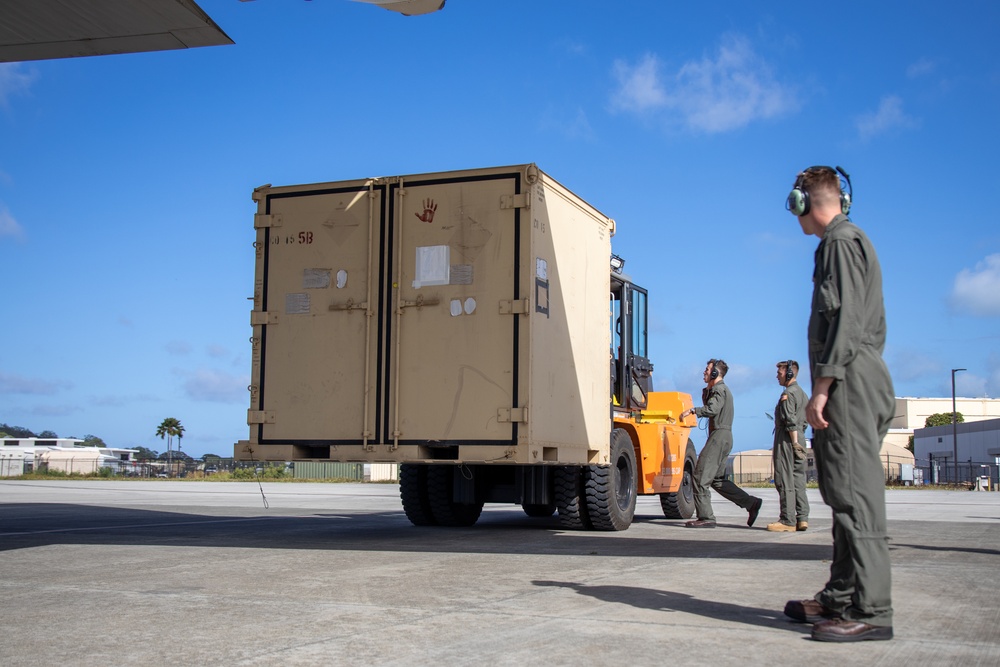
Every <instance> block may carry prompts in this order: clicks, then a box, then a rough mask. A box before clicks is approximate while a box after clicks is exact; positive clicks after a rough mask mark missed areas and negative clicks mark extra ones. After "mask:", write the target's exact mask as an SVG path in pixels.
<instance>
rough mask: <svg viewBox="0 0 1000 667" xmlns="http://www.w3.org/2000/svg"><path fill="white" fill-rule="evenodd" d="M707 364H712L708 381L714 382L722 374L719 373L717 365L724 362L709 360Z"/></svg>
mask: <svg viewBox="0 0 1000 667" xmlns="http://www.w3.org/2000/svg"><path fill="white" fill-rule="evenodd" d="M708 363H710V364H712V370H710V371H709V372H708V379H710V380H714V379H716V378H717V377H719V376H720V375H721V374H722V373H721V372H720V371H719V364H725V363H726V362H724V361H723V360H722V359H709V360H708Z"/></svg>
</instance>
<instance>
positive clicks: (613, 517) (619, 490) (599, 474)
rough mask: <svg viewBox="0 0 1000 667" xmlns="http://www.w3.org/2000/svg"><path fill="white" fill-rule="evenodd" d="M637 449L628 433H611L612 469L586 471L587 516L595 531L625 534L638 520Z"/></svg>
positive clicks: (621, 431) (608, 466)
mask: <svg viewBox="0 0 1000 667" xmlns="http://www.w3.org/2000/svg"><path fill="white" fill-rule="evenodd" d="M636 476H637V473H636V464H635V447H634V446H633V445H632V438H630V437H629V434H628V433H627V432H626V431H625V429H620V428H616V429H614V430H613V431H611V465H607V466H597V465H592V466H589V467H588V469H587V481H586V489H587V513H588V514H589V515H590V521H591V523H592V524H593V526H594V529H595V530H626V529H628V527H629V526H630V525H631V524H632V518H633V517H634V516H635V501H636Z"/></svg>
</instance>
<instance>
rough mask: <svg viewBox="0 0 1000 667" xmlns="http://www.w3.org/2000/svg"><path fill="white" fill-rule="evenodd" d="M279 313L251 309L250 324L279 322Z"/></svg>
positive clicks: (258, 324) (259, 324)
mask: <svg viewBox="0 0 1000 667" xmlns="http://www.w3.org/2000/svg"><path fill="white" fill-rule="evenodd" d="M277 323H278V313H276V312H273V311H267V310H251V311H250V326H252V327H259V326H263V325H265V324H277Z"/></svg>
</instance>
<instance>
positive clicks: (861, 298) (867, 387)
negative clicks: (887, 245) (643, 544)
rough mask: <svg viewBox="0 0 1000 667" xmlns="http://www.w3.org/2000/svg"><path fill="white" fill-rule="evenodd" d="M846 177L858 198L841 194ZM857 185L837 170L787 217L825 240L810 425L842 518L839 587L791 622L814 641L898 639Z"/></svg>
mask: <svg viewBox="0 0 1000 667" xmlns="http://www.w3.org/2000/svg"><path fill="white" fill-rule="evenodd" d="M838 173H839V174H840V175H842V176H843V177H844V180H845V182H846V185H847V189H848V192H844V191H843V189H842V188H841V184H840V177H839V176H838ZM850 189H851V182H850V177H849V176H848V175H847V174H846V173H845V172H844V171H843V170H842V169H840V167H837V169H836V171H835V170H833V169H831V168H830V167H810V168H809V169H806V170H805V171H803V172H802V173H800V174H799V176H798V178H797V179H796V181H795V186H794V188H793V190H792V192H791V193H790V194H789V195H788V203H787V208H788V210H789V211H791V212H792V214H793V215H795V216H797V217H798V219H799V224H800V225H801V226H802V231H803V233H805V234H811V235H814V236H816V237H818V238H819V239H821V240H820V243H819V246H818V247H817V248H816V254H815V262H816V264H815V270H814V272H813V299H812V313H811V315H810V317H809V368H810V371H811V373H812V381H813V391H812V398H811V399H810V400H809V403H808V405H807V406H806V419H807V420H808V422H809V424H810V426H812V427H813V431H814V438H813V450H814V453H815V455H816V469H817V473H818V475H819V488H820V493H821V494H822V496H823V501H824V502H825V503H826V504H827V505H829V506H830V508H831V509H832V510H833V560H832V561H831V563H830V580H829V581H828V582H827V584H826V586H824V588H823V590H821V591H820V592H819V593H817V594H816V596H815V597H814V598H813V599H812V600H802V601H797V600H793V601H791V602H789V603H788V604H787V605H785V614H786V615H787V616H789V617H791V618H793V619H795V620H798V621H802V622H808V623H814V625H813V630H812V638H813V639H815V640H819V641H832V642H854V641H863V640H869V639H891V638H892V601H891V584H890V564H889V544H888V539H889V538H888V535H887V533H886V518H885V478H884V476H883V472H882V463H881V461H880V460H879V456H878V453H879V448H880V445H881V443H882V439H883V438H884V437H885V435H886V433H887V432H888V430H889V422H890V421H891V420H892V416H893V412H894V398H893V397H894V392H893V388H892V379H891V378H890V377H889V371H888V369H887V368H886V365H885V362H884V361H883V360H882V350H883V348H884V347H885V329H886V327H885V306H884V305H883V301H882V270H881V268H880V266H879V262H878V258H877V256H876V254H875V248H874V247H873V246H872V243H871V241H870V240H869V239H868V237H867V236H866V235H865V233H864V232H862V231H861V230H860V229H859V228H858V227H857V226H856V225H855V224H854V223H853V222H851V221H850V220H849V219H848V218H847V213H848V211H849V210H850V206H851V195H850Z"/></svg>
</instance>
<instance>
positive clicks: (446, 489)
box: [427, 465, 483, 527]
mask: <svg viewBox="0 0 1000 667" xmlns="http://www.w3.org/2000/svg"><path fill="white" fill-rule="evenodd" d="M454 474H455V466H452V465H432V466H428V470H427V498H428V500H429V501H430V508H431V515H432V516H433V517H434V522H435V523H436V524H437V525H439V526H462V527H464V526H472V525H474V524H475V523H476V521H478V520H479V515H480V514H482V512H483V503H473V504H469V505H467V504H464V503H456V502H455V501H454V500H452V487H453V480H452V476H453V475H454Z"/></svg>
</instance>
